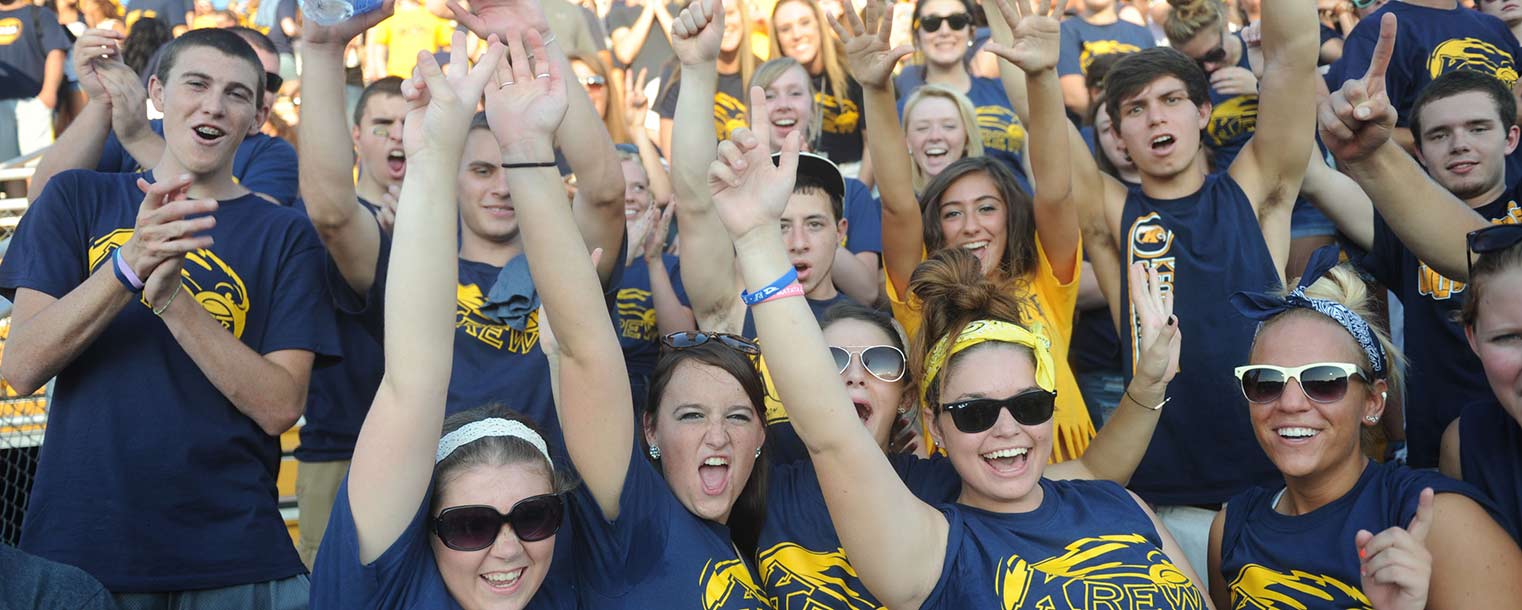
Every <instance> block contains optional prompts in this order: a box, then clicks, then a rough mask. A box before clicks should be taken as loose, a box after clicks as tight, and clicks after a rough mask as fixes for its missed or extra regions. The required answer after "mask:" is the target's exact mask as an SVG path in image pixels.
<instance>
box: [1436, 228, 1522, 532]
mask: <svg viewBox="0 0 1522 610" xmlns="http://www.w3.org/2000/svg"><path fill="white" fill-rule="evenodd" d="M1469 244H1470V245H1469V249H1470V250H1471V251H1473V252H1475V253H1477V260H1475V262H1474V268H1473V269H1470V271H1469V286H1468V288H1466V289H1465V292H1467V293H1468V295H1469V296H1468V297H1467V299H1466V300H1465V301H1464V309H1463V311H1462V314H1461V315H1462V316H1463V322H1464V327H1465V328H1464V330H1465V331H1466V334H1468V335H1469V345H1470V347H1471V348H1473V349H1474V353H1475V354H1478V355H1479V356H1480V362H1481V363H1483V364H1484V365H1485V377H1486V378H1487V379H1489V381H1490V389H1491V391H1492V392H1494V393H1495V401H1494V402H1489V403H1483V402H1482V403H1476V404H1472V405H1469V406H1467V407H1465V408H1464V411H1463V412H1462V414H1461V415H1460V416H1459V418H1458V419H1456V420H1454V421H1453V423H1451V424H1449V425H1448V431H1447V432H1445V433H1443V451H1442V456H1441V458H1440V460H1439V462H1440V464H1441V469H1442V471H1443V474H1446V475H1448V476H1450V477H1453V478H1455V479H1463V480H1464V481H1466V482H1468V483H1471V484H1473V485H1474V486H1475V487H1479V488H1480V491H1483V492H1485V493H1486V495H1488V496H1490V498H1491V499H1492V500H1494V501H1495V503H1496V506H1497V507H1498V508H1499V509H1500V511H1501V516H1502V518H1503V519H1504V520H1505V521H1503V523H1505V524H1507V525H1509V527H1510V528H1511V532H1512V536H1519V535H1522V532H1519V530H1522V225H1497V226H1494V227H1490V228H1487V229H1483V230H1480V231H1475V232H1474V233H1472V234H1470V236H1469ZM1518 540H1519V542H1522V538H1518Z"/></svg>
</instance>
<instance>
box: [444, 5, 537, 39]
mask: <svg viewBox="0 0 1522 610" xmlns="http://www.w3.org/2000/svg"><path fill="white" fill-rule="evenodd" d="M448 6H449V12H451V13H454V19H455V21H458V22H459V23H460V25H463V26H465V28H466V29H468V30H470V31H471V32H474V33H475V34H476V35H477V36H480V37H481V38H482V39H483V40H484V39H486V38H487V37H488V36H491V35H492V34H496V35H497V39H498V40H511V39H512V38H514V37H517V36H521V35H522V33H523V32H524V31H525V30H535V31H537V32H539V35H540V36H541V37H542V38H543V39H544V41H545V43H544V44H549V43H551V42H554V40H555V38H554V35H553V34H551V33H550V22H549V21H548V20H547V19H545V18H544V10H543V9H541V8H539V0H471V2H470V10H465V8H464V7H462V6H460V3H459V2H456V1H455V0H449V4H448ZM454 48H463V47H454Z"/></svg>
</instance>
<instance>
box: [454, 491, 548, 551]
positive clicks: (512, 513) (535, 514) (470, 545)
mask: <svg viewBox="0 0 1522 610" xmlns="http://www.w3.org/2000/svg"><path fill="white" fill-rule="evenodd" d="M564 514H565V503H564V501H562V500H561V499H560V496H558V495H555V494H544V495H538V496H529V497H527V498H524V499H522V500H519V501H518V502H517V503H516V504H514V505H513V508H512V510H509V511H507V514H505V515H504V514H502V513H499V512H497V509H496V508H493V507H490V506H485V505H470V506H451V507H449V508H446V509H444V510H442V511H439V516H437V517H434V518H433V533H434V535H436V536H438V537H439V542H443V543H444V546H447V547H449V548H451V549H454V550H456V551H479V550H481V549H484V548H486V547H489V546H491V545H492V543H494V542H496V541H497V535H498V534H499V533H500V532H501V531H502V524H504V523H506V524H507V525H508V526H510V527H512V528H513V534H515V535H517V536H518V539H519V540H522V541H524V542H534V541H538V540H544V539H545V538H549V537H550V536H554V535H555V532H556V531H559V530H560V518H561V517H562V516H563V515H564Z"/></svg>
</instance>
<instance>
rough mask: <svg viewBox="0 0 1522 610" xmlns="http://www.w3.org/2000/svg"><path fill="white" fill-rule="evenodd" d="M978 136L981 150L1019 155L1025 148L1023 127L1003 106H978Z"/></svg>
mask: <svg viewBox="0 0 1522 610" xmlns="http://www.w3.org/2000/svg"><path fill="white" fill-rule="evenodd" d="M977 114H978V135H980V136H982V137H983V148H985V149H990V150H1002V151H1006V152H1012V153H1019V152H1020V150H1021V149H1023V148H1025V126H1024V125H1021V124H1020V118H1019V117H1017V116H1015V113H1014V112H1013V111H1011V110H1010V109H1008V108H1005V107H1004V106H999V105H993V106H978V108H977Z"/></svg>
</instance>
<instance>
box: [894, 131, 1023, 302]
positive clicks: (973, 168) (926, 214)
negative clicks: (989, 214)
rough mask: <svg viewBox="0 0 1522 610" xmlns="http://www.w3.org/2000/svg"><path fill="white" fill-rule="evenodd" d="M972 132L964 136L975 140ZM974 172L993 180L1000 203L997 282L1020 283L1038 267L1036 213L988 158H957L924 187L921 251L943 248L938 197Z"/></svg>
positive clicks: (1004, 170)
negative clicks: (1001, 244) (1001, 248)
mask: <svg viewBox="0 0 1522 610" xmlns="http://www.w3.org/2000/svg"><path fill="white" fill-rule="evenodd" d="M975 129H976V128H975V127H974V128H972V129H970V130H969V131H972V132H973V133H969V134H968V136H967V137H969V138H975V137H978V136H977V135H976V132H975V131H974V130H975ZM975 173H983V174H986V175H987V176H988V177H989V179H991V180H993V182H994V186H995V188H997V189H998V191H999V198H1000V199H1002V200H1004V218H1005V222H1004V228H1005V231H1004V237H1005V239H1004V256H1003V258H1000V259H999V267H998V269H999V272H1000V273H1001V274H1003V277H1002V278H998V279H999V280H1014V281H1019V282H1023V281H1025V278H1027V277H1029V276H1030V275H1031V274H1033V273H1035V272H1036V268H1037V267H1038V266H1039V265H1040V262H1039V261H1038V259H1037V256H1036V212H1035V209H1034V208H1033V205H1032V203H1031V198H1030V195H1027V194H1025V191H1023V190H1021V189H1020V183H1019V182H1016V181H1015V175H1014V174H1011V173H1010V172H1009V169H1008V168H1006V167H1004V163H1003V162H1001V161H998V160H995V159H993V158H991V157H967V158H964V159H958V160H957V161H956V162H954V163H952V164H951V165H948V166H946V169H944V170H941V173H940V174H937V175H936V177H935V178H933V179H931V180H930V184H927V185H925V192H923V193H921V194H920V209H921V210H923V212H921V215H922V219H923V223H924V227H925V228H924V231H925V249H926V250H927V251H929V252H936V251H938V250H943V249H945V248H946V235H945V234H944V233H942V232H941V197H942V196H944V195H945V194H946V191H947V189H950V188H951V185H952V183H954V182H956V181H957V180H960V179H961V178H962V177H964V176H967V175H970V174H975Z"/></svg>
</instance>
